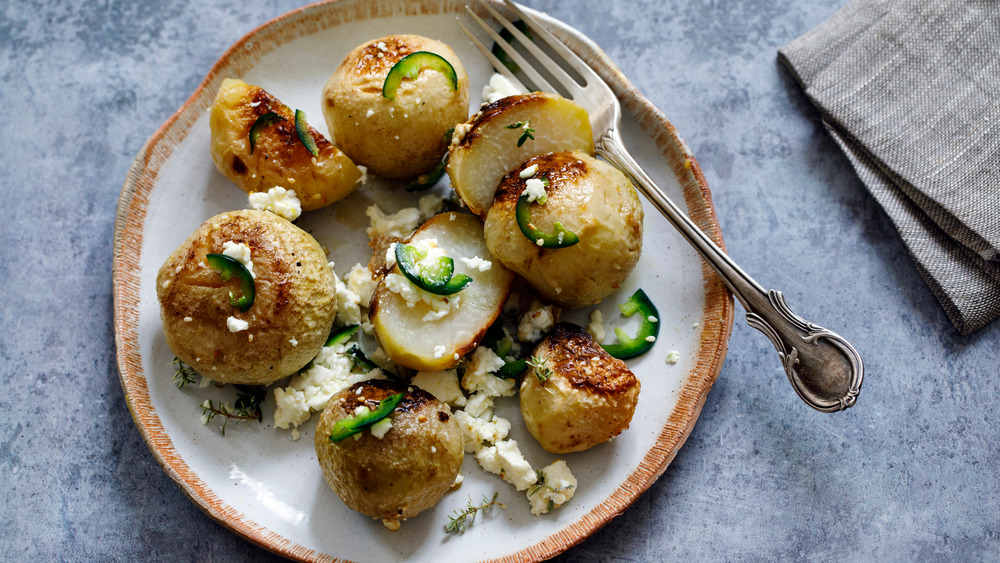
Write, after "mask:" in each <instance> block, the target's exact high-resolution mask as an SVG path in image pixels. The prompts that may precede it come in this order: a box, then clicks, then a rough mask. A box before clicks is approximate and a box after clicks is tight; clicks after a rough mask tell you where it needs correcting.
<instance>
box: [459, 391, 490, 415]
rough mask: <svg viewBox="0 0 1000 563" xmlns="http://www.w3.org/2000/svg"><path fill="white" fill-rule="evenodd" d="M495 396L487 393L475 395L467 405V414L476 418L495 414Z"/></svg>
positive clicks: (469, 399)
mask: <svg viewBox="0 0 1000 563" xmlns="http://www.w3.org/2000/svg"><path fill="white" fill-rule="evenodd" d="M493 397H494V396H493V395H490V394H489V393H485V392H482V391H480V392H478V393H473V394H472V396H471V397H469V398H468V400H467V401H466V404H465V412H467V413H469V414H471V415H472V416H474V417H476V418H480V417H483V416H488V414H489V413H492V412H493Z"/></svg>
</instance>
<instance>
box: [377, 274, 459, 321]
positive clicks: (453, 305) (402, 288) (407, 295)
mask: <svg viewBox="0 0 1000 563" xmlns="http://www.w3.org/2000/svg"><path fill="white" fill-rule="evenodd" d="M382 283H384V284H385V287H386V289H388V290H389V291H391V292H393V293H396V294H398V295H399V296H400V297H402V298H403V301H405V302H406V306H407V307H411V308H412V307H416V306H417V304H418V303H426V304H427V305H428V306H429V307H430V310H429V311H427V312H426V313H425V314H424V316H423V317H421V320H423V321H424V322H425V323H426V322H431V321H436V320H440V319H443V318H444V317H445V316H447V315H448V313H450V312H452V311H455V310H457V309H458V308H459V306H460V305H461V302H462V298H461V296H460V295H458V294H455V295H435V294H433V293H431V292H429V291H424V290H422V289H420V288H419V287H417V286H415V285H413V284H412V283H411V282H410V280H408V279H406V277H404V276H402V275H400V274H397V273H390V274H387V275H386V276H385V279H384V280H383V282H382Z"/></svg>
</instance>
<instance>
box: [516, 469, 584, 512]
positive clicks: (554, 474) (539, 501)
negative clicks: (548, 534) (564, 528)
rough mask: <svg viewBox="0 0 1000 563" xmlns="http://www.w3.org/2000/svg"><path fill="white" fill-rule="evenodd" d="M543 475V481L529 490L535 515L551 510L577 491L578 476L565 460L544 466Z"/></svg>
mask: <svg viewBox="0 0 1000 563" xmlns="http://www.w3.org/2000/svg"><path fill="white" fill-rule="evenodd" d="M541 476H542V481H541V483H538V484H536V485H535V486H534V487H532V488H531V489H530V490H529V491H528V501H529V502H530V503H531V513H532V514H534V515H535V516H540V515H542V514H547V513H549V512H551V511H552V510H553V509H555V508H557V507H559V506H561V505H562V504H564V503H565V502H566V501H568V500H569V499H571V498H573V493H575V492H576V477H574V476H573V474H572V473H571V472H570V470H569V466H567V465H566V462H565V461H563V460H559V461H557V462H555V463H553V464H551V465H548V466H546V467H544V468H542V471H541Z"/></svg>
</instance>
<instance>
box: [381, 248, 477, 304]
mask: <svg viewBox="0 0 1000 563" xmlns="http://www.w3.org/2000/svg"><path fill="white" fill-rule="evenodd" d="M425 256H426V253H424V252H421V251H420V250H418V249H417V248H415V247H414V246H412V245H409V244H406V243H402V242H400V243H397V244H396V263H397V264H399V269H400V270H401V271H402V272H403V275H404V276H406V279H408V280H410V282H411V283H412V284H413V285H415V286H417V287H419V288H420V289H422V290H424V291H427V292H429V293H433V294H435V295H452V294H455V293H458V292H459V291H462V290H463V289H465V288H466V287H468V285H469V284H470V283H472V278H471V277H469V276H467V275H465V274H458V275H455V261H454V260H452V259H451V258H450V257H448V256H442V257H441V258H439V259H438V260H437V261H436V262H434V263H433V264H429V265H428V264H419V265H418V263H419V262H420V261H421V260H423V259H424V257H425Z"/></svg>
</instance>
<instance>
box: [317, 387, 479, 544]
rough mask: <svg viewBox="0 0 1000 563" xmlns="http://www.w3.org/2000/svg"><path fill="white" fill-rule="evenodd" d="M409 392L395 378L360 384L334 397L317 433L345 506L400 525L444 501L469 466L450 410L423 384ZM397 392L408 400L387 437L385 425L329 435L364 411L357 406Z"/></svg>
mask: <svg viewBox="0 0 1000 563" xmlns="http://www.w3.org/2000/svg"><path fill="white" fill-rule="evenodd" d="M410 389H412V390H408V388H407V386H406V385H404V384H400V383H396V382H393V381H389V380H371V381H366V382H362V383H356V384H355V385H353V386H351V387H349V388H348V389H345V390H344V391H341V392H340V393H338V394H337V395H334V396H333V398H332V399H330V402H329V404H328V405H327V407H326V410H324V411H323V416H322V417H321V418H320V421H319V423H318V424H317V425H316V435H315V438H314V442H315V446H316V457H317V458H318V459H319V465H320V467H321V468H322V470H323V476H324V477H325V478H326V482H327V483H328V484H329V485H330V487H331V488H332V489H333V490H334V491H335V492H336V493H337V495H338V496H340V498H341V499H342V500H343V501H344V504H346V505H347V506H349V507H350V508H352V509H354V510H357V511H358V512H361V513H362V514H366V515H368V516H371V517H372V518H379V519H381V520H382V522H383V523H384V524H385V526H386V527H387V528H389V529H393V530H395V529H398V528H399V524H400V521H402V520H405V519H406V518H410V517H412V516H415V515H417V514H418V513H419V512H421V511H423V510H426V509H428V508H430V507H432V506H434V505H435V504H437V502H438V501H439V500H440V499H441V497H442V496H443V495H444V493H446V492H447V491H448V489H450V488H451V487H452V486H453V485H454V483H455V478H456V476H457V475H458V470H459V468H460V467H461V466H462V457H463V441H462V431H461V429H460V428H459V426H458V423H457V422H456V421H455V419H454V418H452V416H451V409H450V408H449V407H448V405H446V404H444V403H442V402H440V401H438V400H437V399H435V398H434V396H433V395H431V394H430V393H427V392H426V391H423V390H422V389H419V388H416V387H410ZM397 393H403V398H402V401H401V402H400V403H399V404H398V406H396V408H395V409H393V410H392V412H391V413H390V414H389V416H388V417H387V419H388V420H389V423H383V424H384V426H387V427H388V430H387V431H385V433H384V434H381V432H382V431H384V430H385V427H383V428H378V427H377V425H376V426H372V427H370V428H369V429H366V430H363V431H361V432H360V433H358V434H356V435H354V436H350V437H347V438H345V439H343V440H341V441H338V442H335V441H333V440H331V439H330V435H331V433H333V432H334V430H335V429H336V428H337V422H338V421H341V420H344V419H347V418H349V417H355V416H357V408H358V407H361V406H365V407H367V410H369V411H374V410H376V408H377V407H378V405H379V403H380V402H381V401H383V400H385V399H387V398H389V397H391V396H392V395H394V394H397ZM373 432H374V433H373ZM377 434H381V437H378V436H377ZM335 437H336V434H335Z"/></svg>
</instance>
